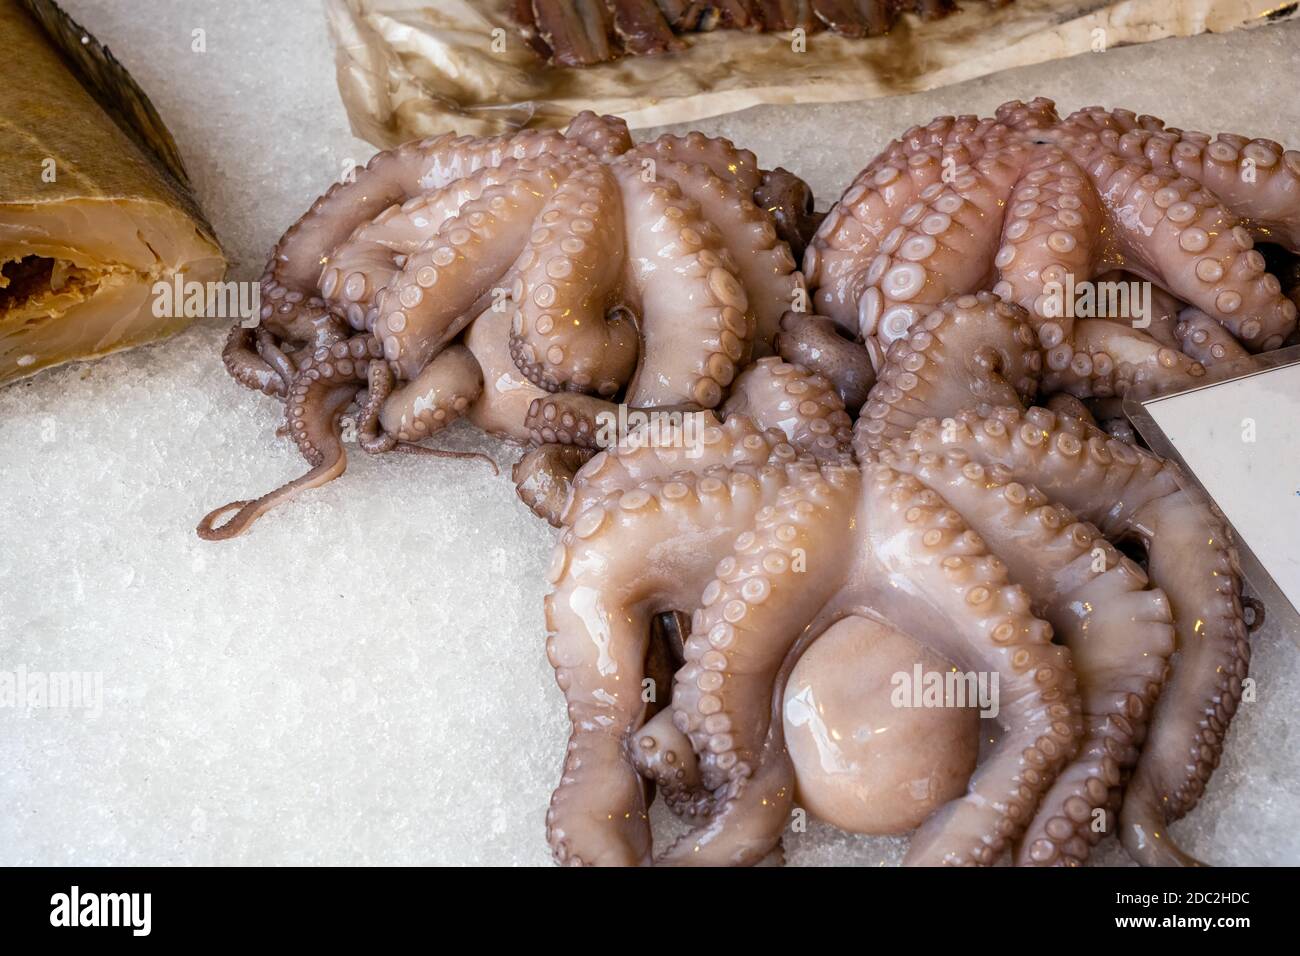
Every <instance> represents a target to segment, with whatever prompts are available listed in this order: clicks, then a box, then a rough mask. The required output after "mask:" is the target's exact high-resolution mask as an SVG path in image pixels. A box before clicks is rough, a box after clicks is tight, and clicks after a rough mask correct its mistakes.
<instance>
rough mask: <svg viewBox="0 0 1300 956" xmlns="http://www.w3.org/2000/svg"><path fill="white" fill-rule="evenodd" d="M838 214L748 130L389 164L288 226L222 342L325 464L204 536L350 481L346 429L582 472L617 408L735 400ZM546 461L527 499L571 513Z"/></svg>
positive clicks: (229, 363)
mask: <svg viewBox="0 0 1300 956" xmlns="http://www.w3.org/2000/svg"><path fill="white" fill-rule="evenodd" d="M817 222H819V219H818V218H817V217H816V216H815V214H813V213H812V196H811V193H809V192H808V190H807V186H806V185H805V184H803V183H802V181H800V180H798V179H797V178H796V177H794V176H793V175H792V174H790V173H788V172H787V171H785V170H782V169H776V170H763V169H760V168H759V166H758V163H757V160H756V158H755V157H754V154H753V153H751V152H749V151H747V150H741V149H738V148H736V147H735V146H734V145H733V144H732V143H731V142H729V141H727V140H723V139H710V138H707V137H705V136H703V135H700V134H698V133H692V134H689V135H687V136H684V137H679V136H674V135H670V134H669V135H664V136H661V137H659V138H658V139H655V140H653V141H651V142H648V143H643V144H640V145H634V144H633V142H632V140H631V137H630V135H629V133H628V130H627V126H626V124H624V123H623V121H622V120H620V119H617V118H615V117H608V116H606V117H598V116H596V115H595V114H592V113H583V114H581V115H579V116H577V117H576V118H575V119H574V120H573V122H572V123H570V124H569V126H568V128H567V129H566V130H565V131H563V132H559V131H536V130H527V131H523V132H519V133H515V134H512V135H506V136H500V137H493V138H483V139H475V138H470V137H461V138H456V137H454V136H451V135H447V136H442V137H437V138H433V139H427V140H421V141H418V142H412V143H407V144H405V145H403V146H400V147H397V148H396V149H393V150H389V151H386V152H381V153H379V154H377V155H376V156H375V157H374V158H372V159H371V160H370V162H369V163H368V164H367V165H366V166H365V168H364V169H360V170H357V171H356V172H355V174H354V175H351V176H350V177H348V178H347V179H346V180H345V181H343V182H340V183H336V184H335V185H333V186H332V187H331V188H330V189H329V190H328V191H327V192H326V193H325V194H324V195H322V196H321V197H320V198H319V199H317V200H316V201H315V202H314V203H313V204H312V206H311V208H310V209H309V210H308V212H307V213H306V214H305V215H304V216H303V217H302V218H301V219H300V220H299V221H298V222H296V223H295V224H294V225H293V226H292V227H291V228H290V229H289V230H288V231H287V232H286V233H285V234H284V236H283V238H281V240H280V242H279V243H278V245H277V246H276V248H275V250H274V252H273V254H272V255H271V258H270V262H269V264H268V266H267V269H266V272H265V273H264V275H263V276H262V278H261V296H262V302H263V303H264V305H263V307H262V310H261V317H260V323H259V325H258V326H257V328H255V329H250V328H244V327H242V326H236V327H235V328H234V329H232V330H231V333H230V336H229V338H228V340H227V343H226V346H225V349H224V352H223V356H224V361H225V364H226V368H227V370H228V371H229V372H230V374H231V375H232V376H233V377H234V378H235V380H236V381H237V382H239V383H240V384H242V385H245V386H247V387H249V388H251V389H255V390H258V391H261V392H264V393H266V394H268V395H271V396H275V397H278V398H280V399H282V400H283V401H284V402H285V424H284V428H283V431H284V432H286V433H287V434H289V435H290V436H292V438H293V440H294V442H295V443H296V445H297V447H298V449H299V451H300V452H301V453H302V455H303V457H304V458H305V459H306V460H307V462H308V464H309V465H310V470H309V471H308V472H307V473H306V474H305V475H303V476H302V477H300V478H298V479H295V480H294V481H292V482H290V483H288V484H287V485H285V486H284V487H282V488H279V489H277V490H275V491H272V492H270V493H269V494H266V495H263V496H261V497H259V498H257V499H253V500H240V501H235V502H232V503H231V504H228V505H223V506H222V507H221V508H218V509H216V510H214V511H212V512H211V513H210V514H208V515H207V516H206V517H204V518H203V520H202V521H201V522H200V524H199V527H198V533H199V535H200V536H201V537H203V538H206V539H210V540H211V539H225V538H230V537H234V536H236V535H239V534H242V533H243V532H244V531H246V530H247V529H248V528H249V527H250V526H251V525H252V523H253V522H254V521H256V520H257V519H258V518H259V517H260V516H261V515H263V514H265V513H266V512H267V511H269V510H270V509H272V508H274V507H275V506H277V505H279V504H281V503H283V502H285V501H287V500H289V499H290V498H292V497H293V496H294V495H297V494H299V493H301V492H302V491H304V490H306V489H310V488H315V487H318V486H320V485H322V484H324V483H326V482H328V481H331V480H332V479H334V478H336V477H338V476H339V475H340V474H342V473H343V471H344V469H345V468H346V465H347V454H346V451H345V447H344V443H343V440H342V437H341V436H342V424H341V422H342V419H343V418H344V417H345V416H346V417H349V418H350V419H351V420H352V423H353V424H354V425H355V429H356V436H357V441H358V443H359V444H360V446H361V448H362V449H363V450H364V451H366V452H368V453H373V454H380V453H385V452H400V453H410V454H425V455H442V456H451V457H463V456H464V455H465V453H461V452H450V451H443V450H439V449H435V448H432V447H430V446H428V445H425V444H422V442H424V441H425V440H426V439H428V438H430V437H431V436H433V435H435V434H437V433H438V432H439V431H441V430H442V429H443V428H445V427H446V426H447V425H449V424H450V423H452V422H454V421H456V420H458V419H460V418H467V419H468V420H469V421H471V422H473V423H474V424H476V425H477V426H479V427H481V428H483V429H484V430H486V431H488V432H490V433H492V434H495V435H498V436H501V437H505V438H507V439H511V440H513V441H516V442H523V443H533V444H539V445H547V446H554V445H559V446H577V447H578V448H582V449H586V451H585V452H578V451H573V450H571V449H569V448H557V447H547V448H545V449H543V450H542V451H541V452H540V456H539V457H540V461H541V462H542V463H544V464H545V465H546V466H547V468H555V467H559V466H563V468H565V469H567V470H565V471H563V472H562V474H561V475H560V478H559V480H561V481H562V480H564V479H565V477H566V476H567V475H568V474H570V473H571V471H572V470H573V469H575V468H576V467H577V466H578V465H579V464H581V462H582V461H583V460H585V457H590V454H591V449H592V448H593V447H594V446H595V444H596V442H597V437H598V435H597V433H598V429H599V423H600V420H601V419H600V416H601V415H602V413H608V414H609V415H611V416H614V417H617V413H618V409H619V406H620V405H623V406H626V407H627V408H630V409H633V410H637V411H644V410H652V409H667V408H672V409H678V410H694V409H707V408H714V407H716V406H717V405H719V403H721V402H722V401H723V400H724V398H725V397H726V395H727V394H728V390H729V388H730V386H731V384H732V383H733V381H734V379H735V377H736V375H737V374H738V372H739V371H740V369H741V368H743V367H744V365H745V364H746V363H747V362H749V361H750V359H751V358H754V357H762V356H765V355H770V354H772V353H773V351H774V349H775V340H776V336H777V333H778V331H779V323H780V322H781V319H782V316H783V314H784V313H785V312H786V311H787V310H789V309H790V308H791V307H792V306H794V305H796V304H797V303H798V301H799V300H800V297H803V296H806V292H805V290H804V287H803V277H802V275H801V273H799V272H798V270H797V268H796V263H795V258H794V255H793V254H792V252H791V249H790V244H789V243H790V242H793V243H794V244H795V246H796V248H797V249H798V250H799V251H800V252H802V250H803V248H804V244H805V243H806V240H807V239H808V238H809V236H810V235H811V231H812V229H813V228H815V225H816V223H817ZM479 457H483V456H479ZM539 457H538V456H535V457H534V458H532V459H529V460H528V461H526V462H525V463H524V466H523V468H522V470H517V476H518V480H519V482H520V488H521V494H523V495H524V496H525V498H526V499H528V500H530V501H534V502H535V503H536V507H538V508H539V509H545V508H548V507H549V508H552V510H553V508H554V507H555V506H554V505H553V504H550V503H549V499H548V498H547V491H546V489H545V488H544V487H539V486H540V485H542V484H544V483H545V482H546V481H547V476H548V475H549V472H548V471H543V472H541V473H540V475H538V476H536V477H535V476H534V471H535V469H534V468H533V463H534V462H535V461H538V460H539ZM493 467H495V465H493ZM552 483H554V482H552ZM226 516H230V517H229V518H228V520H226V521H225V523H223V524H218V523H217V522H218V521H221V520H222V519H223V518H225V517H226Z"/></svg>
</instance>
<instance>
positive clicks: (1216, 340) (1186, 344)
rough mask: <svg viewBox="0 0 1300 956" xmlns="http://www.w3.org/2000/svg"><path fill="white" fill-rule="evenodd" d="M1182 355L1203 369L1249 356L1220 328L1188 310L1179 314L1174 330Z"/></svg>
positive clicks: (1194, 311) (1198, 312) (1209, 320)
mask: <svg viewBox="0 0 1300 956" xmlns="http://www.w3.org/2000/svg"><path fill="white" fill-rule="evenodd" d="M1174 335H1175V336H1176V337H1177V339H1178V342H1179V345H1180V346H1181V348H1182V350H1183V354H1185V355H1187V356H1189V357H1190V358H1192V359H1193V360H1194V361H1196V362H1199V363H1200V364H1202V365H1204V366H1205V367H1206V368H1213V367H1214V366H1216V365H1219V364H1221V363H1225V362H1236V361H1240V360H1242V359H1246V358H1249V357H1250V353H1249V352H1248V351H1246V349H1245V348H1244V347H1243V346H1242V344H1241V343H1240V342H1238V341H1237V340H1236V339H1234V338H1233V337H1232V335H1231V333H1229V332H1228V330H1227V329H1225V328H1224V327H1223V326H1222V325H1220V324H1219V323H1218V322H1216V321H1215V320H1214V319H1213V318H1212V317H1210V316H1208V315H1206V314H1205V313H1204V312H1202V311H1201V310H1200V309H1197V308H1193V307H1191V306H1189V307H1187V308H1186V309H1183V310H1182V311H1181V312H1179V313H1178V323H1177V324H1176V325H1175V326H1174Z"/></svg>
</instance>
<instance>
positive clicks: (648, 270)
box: [610, 154, 754, 408]
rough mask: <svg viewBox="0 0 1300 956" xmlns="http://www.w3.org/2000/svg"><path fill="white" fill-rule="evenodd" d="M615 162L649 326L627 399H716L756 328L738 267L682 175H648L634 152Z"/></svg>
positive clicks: (706, 403)
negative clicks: (680, 180) (682, 184)
mask: <svg viewBox="0 0 1300 956" xmlns="http://www.w3.org/2000/svg"><path fill="white" fill-rule="evenodd" d="M631 155H634V154H629V156H631ZM610 169H611V171H612V172H613V173H614V176H615V177H616V178H617V180H618V184H619V188H620V190H621V192H622V196H623V210H624V215H625V218H626V224H625V225H626V230H627V261H628V266H629V270H630V272H631V276H630V281H631V283H632V285H633V286H634V287H635V290H636V294H637V297H638V298H639V301H637V302H635V303H629V305H630V306H632V308H633V311H635V312H638V313H639V315H640V325H641V336H642V346H641V361H640V363H639V365H638V367H637V371H636V374H635V375H634V377H633V379H632V381H631V383H630V384H629V385H628V389H627V399H626V401H627V403H628V404H629V405H631V406H634V407H636V408H656V407H663V406H693V407H697V408H713V407H715V406H716V405H717V404H718V403H719V402H720V401H722V396H723V390H724V389H725V388H726V387H727V386H729V385H730V384H731V382H732V379H734V378H735V376H736V372H737V370H738V366H739V363H741V362H742V361H743V360H744V359H745V357H746V356H747V355H748V354H749V351H750V347H751V344H752V342H753V337H754V323H753V320H752V318H751V316H750V315H749V300H748V296H747V295H746V292H745V287H744V286H743V285H741V283H740V282H739V281H738V279H737V267H736V265H735V263H734V262H733V261H732V260H731V257H730V256H729V255H727V252H726V249H725V248H724V247H723V245H722V240H721V237H720V236H719V234H718V232H717V230H716V229H715V228H713V227H712V226H711V225H710V224H709V223H708V222H707V221H706V220H705V219H704V218H703V216H702V215H701V211H700V207H699V205H698V204H697V203H696V202H694V201H693V200H690V199H688V198H686V197H685V196H683V195H682V191H681V189H680V188H679V187H678V186H677V184H676V183H675V182H674V181H673V180H671V179H667V178H663V179H658V180H655V181H652V182H646V181H645V179H644V178H642V174H641V170H640V169H639V168H638V167H637V166H635V165H633V164H631V163H628V162H626V161H622V162H619V163H616V164H615V165H613V166H611V167H610Z"/></svg>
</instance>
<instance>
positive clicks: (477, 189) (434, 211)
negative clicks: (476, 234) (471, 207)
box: [319, 159, 536, 328]
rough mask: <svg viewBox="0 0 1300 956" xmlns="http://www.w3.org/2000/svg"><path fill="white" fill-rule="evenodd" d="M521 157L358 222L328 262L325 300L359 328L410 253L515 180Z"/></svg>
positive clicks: (323, 284)
mask: <svg viewBox="0 0 1300 956" xmlns="http://www.w3.org/2000/svg"><path fill="white" fill-rule="evenodd" d="M520 162H521V161H520V160H516V159H507V160H506V161H505V162H503V163H502V164H501V165H499V166H485V167H484V168H482V169H479V170H477V171H475V172H474V173H471V174H470V175H468V176H466V177H465V178H463V179H457V180H455V181H454V182H452V183H450V184H448V185H447V186H444V187H443V188H442V189H439V190H436V191H434V192H432V193H426V194H421V195H417V196H414V197H412V198H410V199H408V200H406V201H405V202H403V203H401V204H400V205H393V206H389V207H388V208H387V209H385V210H384V211H383V212H382V213H380V214H379V215H378V216H376V217H375V218H374V219H370V220H367V221H365V222H363V223H362V224H361V225H359V226H357V228H356V229H355V230H353V232H352V234H351V235H350V236H349V237H348V239H347V240H346V241H345V242H343V243H342V244H341V245H339V247H338V248H337V249H335V250H334V251H333V253H332V254H330V255H328V256H327V257H326V258H325V262H324V263H323V264H322V267H321V271H320V279H319V287H320V291H321V295H322V296H324V298H325V301H326V302H328V303H329V304H330V305H331V306H332V307H333V308H334V309H336V310H338V311H339V312H340V313H341V314H346V315H348V316H349V320H350V321H351V322H352V323H353V326H354V327H356V328H362V327H364V326H363V324H362V316H364V314H365V311H366V310H367V309H368V308H369V306H370V305H371V303H372V300H373V298H374V296H375V294H376V293H378V291H379V290H380V289H382V288H384V287H385V286H386V285H388V283H389V282H390V281H392V278H393V276H394V275H396V274H397V272H398V270H399V269H400V268H401V267H402V265H404V264H405V259H406V257H409V256H411V255H413V254H415V253H416V252H418V251H419V250H420V247H421V246H422V245H424V243H426V242H428V241H429V240H430V239H432V238H433V237H434V236H436V235H437V234H438V231H439V230H440V229H441V228H442V227H443V226H444V225H445V224H446V223H447V222H448V221H449V220H451V219H454V218H455V217H456V216H457V215H459V213H460V210H461V209H462V208H463V207H464V206H465V204H466V203H468V202H471V201H472V200H475V199H478V198H480V197H481V196H482V195H483V191H484V190H485V189H487V188H488V187H490V186H500V185H503V184H504V183H506V182H509V181H510V179H511V178H512V177H514V176H515V175H516V174H517V170H518V167H519V165H520ZM525 162H527V161H525ZM532 162H536V161H535V160H534V161H532ZM354 303H355V305H356V308H353V305H354Z"/></svg>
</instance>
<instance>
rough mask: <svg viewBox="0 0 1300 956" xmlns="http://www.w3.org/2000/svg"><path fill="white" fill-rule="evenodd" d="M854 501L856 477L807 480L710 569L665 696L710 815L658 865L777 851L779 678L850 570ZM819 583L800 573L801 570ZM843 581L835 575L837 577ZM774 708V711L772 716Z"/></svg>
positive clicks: (826, 474)
mask: <svg viewBox="0 0 1300 956" xmlns="http://www.w3.org/2000/svg"><path fill="white" fill-rule="evenodd" d="M857 492H858V474H857V469H856V468H852V467H839V466H828V467H826V468H824V469H823V470H822V471H821V472H820V473H818V472H812V471H810V472H807V473H806V474H804V475H803V476H801V477H800V479H799V480H798V481H797V482H795V483H793V484H792V485H791V486H790V487H789V488H788V489H786V493H785V494H783V495H782V498H781V499H780V500H779V501H778V502H777V504H776V505H775V506H769V507H766V508H764V509H763V510H762V511H760V512H758V514H757V515H756V520H755V524H754V526H753V530H751V531H748V532H746V533H745V534H742V535H740V536H739V537H738V538H736V539H735V547H734V553H732V554H730V555H728V556H727V557H725V558H723V559H722V560H721V561H720V562H719V564H718V566H717V577H716V578H714V580H713V581H712V582H711V583H710V584H709V585H708V587H706V588H705V590H704V593H703V595H702V596H701V598H700V602H701V604H702V605H703V606H702V607H701V608H700V610H698V611H697V612H696V614H695V617H694V619H693V620H692V622H691V637H690V639H689V640H688V641H687V642H686V664H685V665H684V666H683V667H682V669H681V670H679V671H678V672H677V677H676V683H675V685H674V690H673V711H674V721H675V724H676V726H677V727H678V729H680V730H682V731H684V732H685V733H687V734H688V735H689V736H690V739H691V743H692V744H693V745H694V747H695V751H696V753H697V754H698V755H699V758H700V769H701V773H702V776H703V780H704V783H705V785H706V786H708V787H709V789H710V790H712V791H713V792H714V796H715V799H716V801H717V806H716V809H715V811H714V814H713V816H712V819H711V820H710V821H709V822H708V823H707V824H704V825H703V826H701V827H698V828H696V829H695V830H693V831H692V832H691V833H688V834H687V835H685V836H683V837H682V838H681V839H679V840H678V841H677V842H676V843H675V844H674V845H673V846H672V847H670V848H669V849H668V850H667V851H666V852H665V853H664V854H663V856H662V857H661V858H660V859H659V861H658V862H660V863H664V864H670V865H673V864H675V865H681V864H689V865H704V866H709V865H723V864H725V865H742V866H745V865H752V864H754V863H757V862H758V861H759V860H761V859H762V858H763V856H765V855H766V854H767V853H768V852H769V851H770V850H771V849H772V848H773V847H774V846H775V845H776V844H777V842H778V841H779V839H780V835H781V830H782V828H783V827H784V826H785V824H786V823H787V822H788V819H789V810H790V807H791V806H792V804H793V801H794V771H793V768H792V767H791V765H790V761H789V757H788V755H787V754H786V753H785V748H784V744H783V742H782V734H783V730H782V724H781V719H780V712H779V706H780V705H779V701H780V699H781V695H780V694H779V693H778V694H776V695H775V701H776V702H777V703H776V704H775V705H774V695H773V692H772V688H773V685H774V682H775V681H776V677H777V672H778V670H779V669H780V668H781V665H782V662H783V661H784V660H785V658H786V654H787V652H788V651H789V650H790V648H791V646H792V644H793V643H794V641H795V639H796V638H797V637H798V636H799V634H800V633H801V632H802V630H803V626H804V622H806V621H808V620H811V619H812V618H814V617H815V616H816V614H817V612H818V610H819V609H820V608H821V607H822V606H823V605H824V604H825V603H826V601H827V600H828V599H829V598H830V597H831V595H833V594H834V593H835V591H836V590H838V587H839V585H840V580H841V575H840V574H836V573H834V571H833V570H832V569H836V568H843V567H844V566H846V565H847V564H848V563H849V560H850V555H851V543H852V538H851V537H850V536H847V535H843V534H841V533H839V531H840V528H841V524H840V521H841V518H840V514H841V513H842V512H843V511H844V510H845V508H846V507H847V506H848V503H849V502H851V501H852V500H853V499H854V498H855V497H856V496H857ZM805 557H806V560H807V561H809V562H812V563H813V565H814V566H815V567H817V568H819V569H822V573H817V574H807V575H806V574H802V573H800V570H799V569H800V567H801V561H802V560H803V559H804V558H805ZM841 574H842V572H841ZM774 706H775V707H776V708H777V710H776V713H775V714H774V713H773V709H774Z"/></svg>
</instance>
